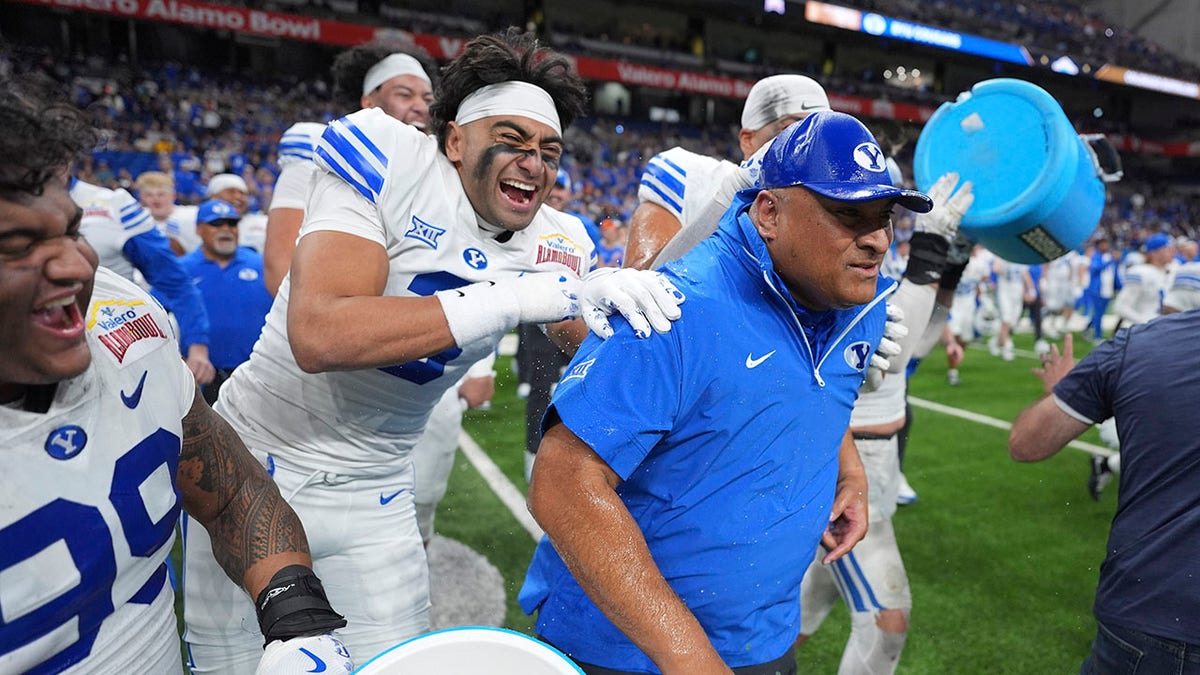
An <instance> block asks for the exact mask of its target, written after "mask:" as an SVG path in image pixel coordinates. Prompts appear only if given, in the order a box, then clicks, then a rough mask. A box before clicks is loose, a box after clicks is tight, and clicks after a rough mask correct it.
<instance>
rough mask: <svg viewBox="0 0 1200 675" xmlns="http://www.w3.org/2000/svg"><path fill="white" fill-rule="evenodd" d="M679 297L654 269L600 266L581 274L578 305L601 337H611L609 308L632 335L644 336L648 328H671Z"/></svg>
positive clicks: (594, 331) (593, 329) (664, 278)
mask: <svg viewBox="0 0 1200 675" xmlns="http://www.w3.org/2000/svg"><path fill="white" fill-rule="evenodd" d="M683 300H684V298H683V293H680V292H679V289H677V288H675V285H674V284H672V283H671V282H670V281H668V280H667V278H666V277H665V276H663V275H662V274H660V273H658V272H654V271H650V270H635V269H629V268H625V269H618V268H616V267H602V268H600V269H597V270H592V271H591V272H590V273H589V274H588V275H587V276H586V277H584V280H583V291H582V298H581V305H582V306H581V309H582V312H583V320H584V323H586V324H587V327H588V329H589V330H591V331H592V332H593V333H595V334H596V335H599V336H600V337H601V338H604V339H608V338H610V337H612V334H613V328H612V325H610V324H609V322H608V317H609V316H610V315H612V313H613V312H620V314H621V316H624V317H625V319H626V320H627V321H628V322H629V325H630V327H632V328H633V332H634V335H637V336H638V337H640V338H644V337H648V336H649V335H650V329H651V328H653V329H654V330H656V331H658V332H659V333H666V332H667V331H669V330H671V322H672V321H674V320H675V319H678V318H679V317H680V311H679V305H680V303H682V302H683Z"/></svg>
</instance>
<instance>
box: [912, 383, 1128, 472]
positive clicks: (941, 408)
mask: <svg viewBox="0 0 1200 675" xmlns="http://www.w3.org/2000/svg"><path fill="white" fill-rule="evenodd" d="M908 402H909V403H911V404H913V405H914V406H916V407H918V408H925V409H926V410H932V411H934V412H940V413H942V414H943V415H952V416H954V417H958V418H960V419H964V420H967V421H970V422H975V423H977V424H984V425H987V426H989V427H995V428H997V429H1004V430H1006V431H1007V430H1008V429H1011V428H1012V423H1011V422H1005V421H1004V420H1001V419H996V418H995V417H988V416H987V415H980V414H979V413H974V412H971V411H970V410H963V409H962V408H953V407H951V406H948V405H943V404H941V403H935V402H934V401H928V400H926V399H923V398H917V397H916V396H909V397H908ZM1067 447H1071V448H1075V449H1076V450H1082V451H1084V452H1088V453H1091V454H1093V455H1100V456H1101V457H1107V456H1108V455H1112V454H1116V453H1114V452H1113V451H1112V450H1111V449H1109V448H1106V447H1104V446H1100V445H1094V444H1092V443H1085V442H1084V441H1071V442H1070V443H1067Z"/></svg>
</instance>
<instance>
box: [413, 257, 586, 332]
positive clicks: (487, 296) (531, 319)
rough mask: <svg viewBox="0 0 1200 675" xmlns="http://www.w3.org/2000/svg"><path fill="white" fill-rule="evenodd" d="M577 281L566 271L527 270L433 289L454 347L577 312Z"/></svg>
mask: <svg viewBox="0 0 1200 675" xmlns="http://www.w3.org/2000/svg"><path fill="white" fill-rule="evenodd" d="M580 285H581V282H580V281H579V278H578V277H575V276H573V275H571V274H568V273H566V272H530V273H528V274H522V275H520V276H516V277H509V278H507V279H497V280H495V281H481V282H479V283H476V284H471V285H469V286H463V287H461V288H453V289H450V290H446V291H438V292H437V293H434V296H435V297H437V299H438V300H439V301H440V302H441V303H442V312H443V313H445V315H446V323H447V324H449V326H450V333H451V334H452V335H453V336H454V342H455V344H457V345H458V346H459V347H462V346H463V345H467V344H470V343H472V342H475V341H477V340H481V339H484V338H487V339H495V338H496V337H497V336H499V335H503V334H504V333H507V332H508V331H510V330H512V329H513V328H516V327H517V324H518V323H554V322H557V321H564V320H566V319H574V318H575V317H577V316H579V289H580Z"/></svg>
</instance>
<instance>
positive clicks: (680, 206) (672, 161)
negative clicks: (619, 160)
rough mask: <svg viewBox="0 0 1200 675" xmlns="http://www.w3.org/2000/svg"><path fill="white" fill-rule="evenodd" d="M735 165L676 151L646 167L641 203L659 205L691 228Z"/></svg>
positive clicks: (682, 150) (655, 157) (652, 161)
mask: <svg viewBox="0 0 1200 675" xmlns="http://www.w3.org/2000/svg"><path fill="white" fill-rule="evenodd" d="M736 168H737V167H736V166H735V165H734V164H733V163H731V162H726V161H723V160H719V159H715V158H712V157H705V156H704V155H698V154H696V153H694V152H691V151H688V150H684V149H683V148H679V147H675V148H671V149H670V150H666V151H664V152H660V153H658V154H657V155H655V156H654V157H651V158H650V161H649V162H647V163H646V170H645V172H644V173H643V174H642V180H641V183H640V184H639V185H638V200H639V201H645V202H651V203H654V204H657V205H659V206H661V207H663V208H664V209H666V210H667V211H668V212H670V214H671V215H673V216H675V219H676V220H678V221H679V224H680V226H681V227H685V228H686V227H689V226H690V225H691V224H692V223H693V222H694V221H695V220H696V217H697V216H698V215H699V214H700V211H701V210H702V209H703V208H704V206H705V205H707V204H708V202H709V201H710V200H711V199H712V197H713V195H714V194H715V193H716V192H717V190H718V188H719V187H720V184H721V179H722V178H723V177H724V175H725V173H727V172H729V171H732V170H734V169H736Z"/></svg>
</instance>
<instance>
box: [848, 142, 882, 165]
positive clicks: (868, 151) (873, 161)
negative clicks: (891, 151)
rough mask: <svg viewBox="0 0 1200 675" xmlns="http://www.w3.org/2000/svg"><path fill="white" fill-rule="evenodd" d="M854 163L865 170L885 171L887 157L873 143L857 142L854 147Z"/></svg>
mask: <svg viewBox="0 0 1200 675" xmlns="http://www.w3.org/2000/svg"><path fill="white" fill-rule="evenodd" d="M854 163H855V164H857V165H859V166H861V167H862V168H864V169H866V170H867V171H875V172H882V171H887V158H886V157H884V155H883V150H881V149H880V148H879V146H878V145H875V144H874V143H859V144H858V145H857V146H855V148H854Z"/></svg>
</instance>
